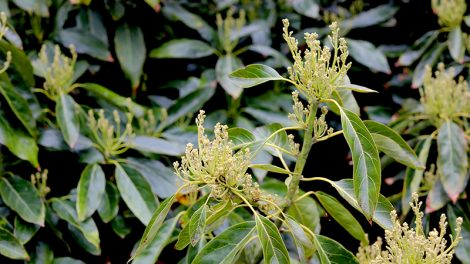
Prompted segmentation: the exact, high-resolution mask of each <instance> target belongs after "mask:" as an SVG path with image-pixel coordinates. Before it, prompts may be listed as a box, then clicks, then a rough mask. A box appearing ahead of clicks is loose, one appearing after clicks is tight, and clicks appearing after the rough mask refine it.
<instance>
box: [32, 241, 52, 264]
mask: <svg viewBox="0 0 470 264" xmlns="http://www.w3.org/2000/svg"><path fill="white" fill-rule="evenodd" d="M53 261H54V252H53V251H52V249H51V247H50V246H49V245H48V244H46V243H44V242H42V241H40V242H39V243H38V244H37V245H36V251H35V252H34V253H33V255H32V256H31V262H30V263H31V264H52V262H53Z"/></svg>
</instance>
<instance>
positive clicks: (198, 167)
mask: <svg viewBox="0 0 470 264" xmlns="http://www.w3.org/2000/svg"><path fill="white" fill-rule="evenodd" d="M204 119H205V115H204V111H200V113H199V115H198V117H197V118H196V124H197V127H198V146H197V147H194V146H193V145H192V144H188V145H187V146H186V152H185V155H184V156H183V157H182V158H181V163H179V162H175V163H174V164H173V165H174V168H175V171H176V175H177V176H178V177H179V178H181V179H182V180H183V182H185V184H186V185H188V186H195V185H197V186H202V187H203V186H208V187H209V188H210V193H211V196H212V197H214V198H216V199H220V200H226V199H234V198H237V196H236V195H235V194H240V195H242V196H243V197H244V198H245V199H246V200H247V201H249V202H250V204H251V203H252V204H256V205H257V206H258V207H259V208H260V209H262V210H263V209H269V207H270V205H269V204H268V205H264V206H265V207H266V208H263V204H264V203H263V202H262V201H265V202H266V200H269V201H271V200H270V199H271V197H270V196H269V195H266V194H264V193H263V192H262V191H261V190H260V188H259V186H258V184H257V183H254V182H253V178H252V176H251V175H250V174H248V173H247V170H248V166H249V165H250V162H251V156H250V152H249V150H248V149H244V150H241V151H238V152H236V153H233V150H232V149H233V147H234V146H233V143H232V141H231V140H230V139H229V136H228V132H227V129H228V127H227V126H226V125H221V124H219V123H218V124H216V125H215V127H214V139H213V140H210V139H209V138H208V137H207V135H206V134H205V133H204ZM268 211H269V210H268Z"/></svg>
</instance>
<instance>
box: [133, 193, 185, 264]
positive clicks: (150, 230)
mask: <svg viewBox="0 0 470 264" xmlns="http://www.w3.org/2000/svg"><path fill="white" fill-rule="evenodd" d="M175 201H176V198H175V195H173V196H170V197H168V198H166V199H165V200H164V201H163V202H162V203H161V204H160V206H159V207H158V208H157V210H156V211H155V212H154V213H153V216H152V219H151V220H150V222H149V224H148V225H147V228H145V231H144V234H143V235H142V239H141V240H140V243H139V246H138V247H137V249H136V251H135V254H134V255H133V258H135V257H137V256H138V255H140V253H141V252H143V250H145V248H147V247H148V245H149V244H150V243H151V242H152V241H153V240H154V239H155V236H156V235H157V234H158V232H159V230H160V228H161V227H162V224H163V221H164V220H165V218H166V216H167V215H168V212H169V211H170V209H171V206H172V205H173V203H174V202H175Z"/></svg>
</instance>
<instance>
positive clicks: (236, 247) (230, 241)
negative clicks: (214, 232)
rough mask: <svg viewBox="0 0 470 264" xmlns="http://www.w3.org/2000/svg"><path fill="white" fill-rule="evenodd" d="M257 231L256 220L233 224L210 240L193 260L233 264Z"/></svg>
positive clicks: (205, 262) (194, 261) (194, 262)
mask: <svg viewBox="0 0 470 264" xmlns="http://www.w3.org/2000/svg"><path fill="white" fill-rule="evenodd" d="M254 233H255V222H253V221H248V222H244V223H240V224H237V225H234V226H231V227H229V228H227V229H226V230H224V232H222V233H220V234H219V235H218V236H216V237H215V238H214V239H212V240H211V241H209V243H207V244H206V245H205V246H204V247H203V248H202V250H201V251H200V252H199V254H197V256H196V258H195V259H194V260H193V262H192V263H193V264H231V263H234V262H235V261H236V260H237V257H238V254H239V253H240V251H241V250H242V249H243V248H244V247H245V246H246V245H247V243H248V242H249V241H250V239H251V238H252V237H253V234H254Z"/></svg>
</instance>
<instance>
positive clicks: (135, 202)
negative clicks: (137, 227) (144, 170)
mask: <svg viewBox="0 0 470 264" xmlns="http://www.w3.org/2000/svg"><path fill="white" fill-rule="evenodd" d="M115 176H116V184H117V187H118V190H119V193H120V194H121V197H122V199H123V200H124V202H125V203H126V204H127V206H128V207H129V209H130V210H131V211H132V213H133V214H134V215H135V216H136V217H137V218H138V219H139V220H140V221H141V222H142V223H143V224H144V225H147V224H148V223H149V221H150V219H151V218H152V213H153V212H154V211H155V209H156V208H157V205H158V204H157V199H156V197H155V195H154V194H153V192H152V188H151V187H150V184H149V183H148V182H147V180H146V179H145V178H144V177H143V176H142V175H141V174H140V173H139V172H138V171H136V170H135V169H133V168H130V167H128V166H125V165H116V170H115Z"/></svg>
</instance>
